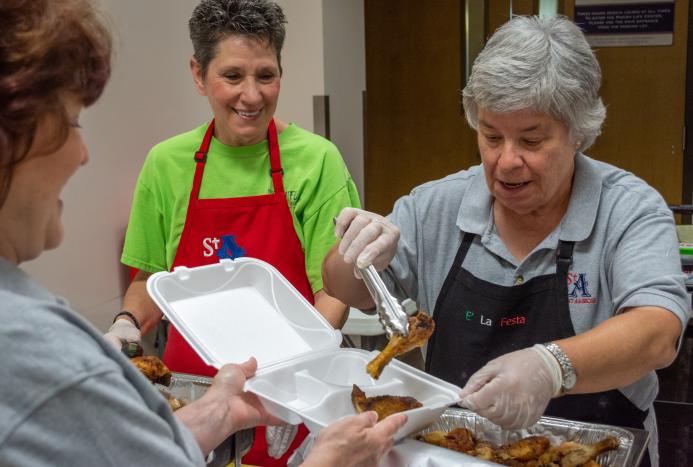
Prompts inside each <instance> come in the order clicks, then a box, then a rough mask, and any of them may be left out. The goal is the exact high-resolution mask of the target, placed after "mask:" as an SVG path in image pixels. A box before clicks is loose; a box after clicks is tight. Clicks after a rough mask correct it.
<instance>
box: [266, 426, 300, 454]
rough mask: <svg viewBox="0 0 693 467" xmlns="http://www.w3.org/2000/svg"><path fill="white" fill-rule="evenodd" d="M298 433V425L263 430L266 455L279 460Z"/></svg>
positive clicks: (269, 427)
mask: <svg viewBox="0 0 693 467" xmlns="http://www.w3.org/2000/svg"><path fill="white" fill-rule="evenodd" d="M296 433H298V425H283V426H268V427H266V428H265V441H267V454H269V455H270V456H271V457H274V458H275V459H279V458H280V457H282V456H283V455H284V453H286V450H287V449H289V446H291V443H292V441H293V440H294V438H295V437H296Z"/></svg>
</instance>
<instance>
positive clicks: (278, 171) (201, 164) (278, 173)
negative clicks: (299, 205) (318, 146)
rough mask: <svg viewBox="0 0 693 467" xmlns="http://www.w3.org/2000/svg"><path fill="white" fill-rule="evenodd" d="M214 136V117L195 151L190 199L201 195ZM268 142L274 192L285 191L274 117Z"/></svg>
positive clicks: (269, 127) (268, 133)
mask: <svg viewBox="0 0 693 467" xmlns="http://www.w3.org/2000/svg"><path fill="white" fill-rule="evenodd" d="M212 136H214V119H212V121H211V122H209V125H207V131H205V136H204V137H203V138H202V143H201V144H200V148H199V149H198V150H197V151H196V152H195V162H196V165H195V176H194V178H193V187H192V190H191V191H190V199H191V200H193V199H197V198H198V197H199V195H200V186H201V185H202V175H203V173H204V170H205V162H207V152H208V151H209V145H210V143H211V142H212ZM267 143H268V144H269V153H270V176H271V177H272V185H274V193H275V194H276V193H284V182H283V180H282V178H283V177H282V176H283V175H284V169H282V164H281V159H280V156H279V141H278V138H277V126H276V124H275V123H274V119H272V120H270V122H269V126H268V127H267Z"/></svg>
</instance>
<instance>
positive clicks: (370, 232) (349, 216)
mask: <svg viewBox="0 0 693 467" xmlns="http://www.w3.org/2000/svg"><path fill="white" fill-rule="evenodd" d="M335 234H336V235H337V237H339V238H341V239H342V240H341V241H340V242H339V248H338V251H339V254H340V255H342V256H343V257H344V261H345V262H346V263H349V264H356V266H357V267H359V268H365V267H368V266H370V265H371V264H372V265H373V266H375V269H377V270H378V271H382V270H383V269H385V268H386V267H387V265H388V264H390V261H392V258H394V256H395V253H396V251H397V242H398V241H399V228H398V227H397V226H396V225H395V224H393V223H392V222H390V221H389V220H387V219H386V218H384V217H383V216H380V215H378V214H375V213H372V212H368V211H364V210H362V209H356V208H344V209H342V212H340V213H339V216H337V217H336V218H335Z"/></svg>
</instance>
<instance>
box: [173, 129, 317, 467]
mask: <svg viewBox="0 0 693 467" xmlns="http://www.w3.org/2000/svg"><path fill="white" fill-rule="evenodd" d="M213 134H214V120H212V121H211V122H210V124H209V126H208V127H207V131H206V133H205V136H204V139H203V140H202V144H201V145H200V148H199V149H198V151H197V152H196V153H195V162H196V167H195V178H194V179H193V187H192V190H191V192H190V201H189V203H188V213H187V216H186V219H185V226H184V227H183V233H182V234H181V237H180V242H179V244H178V250H177V251H176V258H175V260H174V261H173V266H172V267H171V270H173V268H175V267H177V266H187V267H195V266H202V265H205V264H212V263H216V262H218V261H219V260H220V259H222V258H231V259H233V258H237V257H240V256H249V257H252V258H257V259H261V260H263V261H266V262H268V263H270V264H272V265H273V266H274V267H275V268H277V269H278V270H279V272H280V273H282V275H283V276H284V277H286V279H287V280H289V282H291V284H293V286H294V287H295V288H296V289H297V290H298V291H299V292H300V293H301V294H302V295H303V296H304V297H305V298H306V300H308V301H309V302H310V303H311V304H314V303H315V300H314V297H313V292H312V290H311V287H310V282H309V281H308V277H307V276H306V265H305V257H304V255H303V248H302V246H301V242H300V240H299V239H298V236H297V235H296V231H295V230H294V224H293V218H292V216H291V211H290V210H289V204H288V202H287V200H286V195H285V193H284V184H283V182H282V176H283V173H284V172H283V170H282V167H281V160H280V157H279V144H278V142H277V129H276V126H275V124H274V120H271V121H270V123H269V128H268V129H267V140H268V143H269V150H270V173H269V174H267V175H268V176H271V177H272V184H273V185H274V193H273V194H268V195H258V196H246V197H242V198H217V199H200V198H199V194H200V185H201V184H202V175H203V173H204V169H205V162H206V160H207V151H208V149H209V144H210V142H211V140H212V135H213ZM163 360H164V362H165V363H166V365H167V366H168V367H169V368H170V369H171V371H175V372H182V373H192V374H197V375H205V376H214V374H216V372H217V370H216V368H213V367H211V366H208V365H206V364H205V363H204V362H203V361H202V359H200V357H199V356H198V355H197V354H196V353H195V351H194V350H193V349H192V348H190V346H189V345H188V343H187V342H186V341H185V339H184V338H183V337H182V336H181V335H180V333H179V332H178V331H177V330H176V328H175V327H173V326H171V327H170V330H169V335H168V342H167V344H166V350H165V351H164V355H163ZM307 433H308V431H307V430H306V428H305V427H304V426H303V425H301V427H300V429H299V432H298V434H297V435H296V439H294V441H293V443H292V444H291V447H290V448H289V450H288V451H287V452H286V454H284V456H282V458H281V459H273V458H271V457H269V456H268V455H267V454H266V452H267V449H266V443H265V429H264V427H258V428H257V429H256V431H255V442H254V444H253V447H252V448H251V450H250V452H249V453H248V454H247V455H246V456H245V457H244V458H243V462H244V463H247V464H251V465H259V466H283V465H286V461H287V459H288V457H289V456H290V455H291V453H292V452H293V451H294V450H295V449H296V448H297V447H298V445H299V444H300V443H301V442H302V441H303V439H304V438H305V437H306V435H307Z"/></svg>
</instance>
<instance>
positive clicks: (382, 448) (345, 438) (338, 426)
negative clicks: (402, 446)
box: [302, 412, 407, 467]
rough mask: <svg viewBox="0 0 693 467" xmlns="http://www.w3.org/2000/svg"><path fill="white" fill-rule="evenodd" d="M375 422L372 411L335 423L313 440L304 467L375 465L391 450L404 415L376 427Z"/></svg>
mask: <svg viewBox="0 0 693 467" xmlns="http://www.w3.org/2000/svg"><path fill="white" fill-rule="evenodd" d="M377 420H378V414H376V413H375V412H364V413H362V414H359V415H354V416H350V417H345V418H342V419H341V420H338V421H336V422H334V423H333V424H331V425H330V426H328V427H327V428H325V429H324V430H322V431H321V432H320V433H319V434H318V436H317V438H315V442H314V443H313V447H312V448H311V450H310V452H309V453H308V457H307V458H306V460H305V462H304V463H303V464H302V465H303V467H314V466H319V467H322V466H325V465H329V466H331V467H357V466H359V467H360V466H364V467H365V466H369V467H370V466H374V465H378V463H379V462H380V459H381V458H382V457H383V456H384V455H385V454H387V452H388V451H389V450H390V449H391V448H392V445H393V444H394V440H393V437H394V435H395V433H397V430H399V429H400V428H401V427H402V426H404V424H405V423H406V421H407V416H406V415H405V414H403V413H397V414H393V415H390V416H389V417H387V418H386V419H385V420H383V421H381V422H379V423H377V424H376V421H377Z"/></svg>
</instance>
